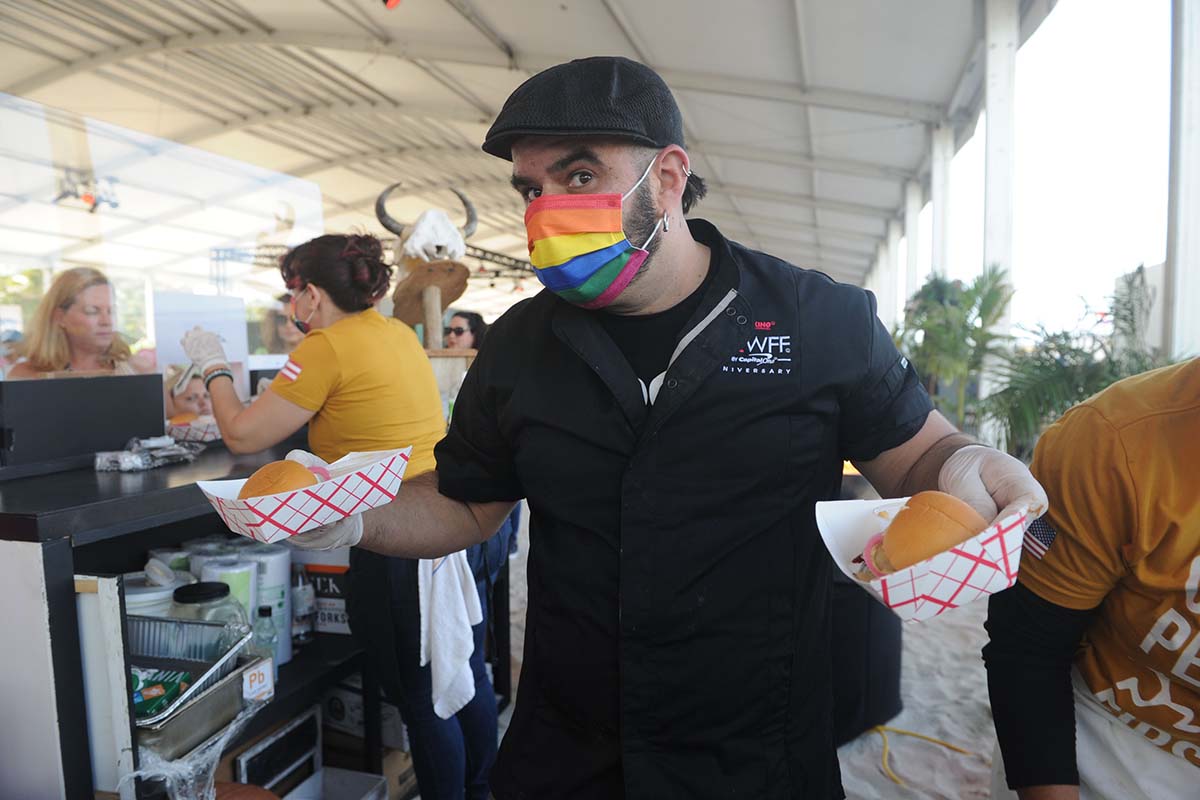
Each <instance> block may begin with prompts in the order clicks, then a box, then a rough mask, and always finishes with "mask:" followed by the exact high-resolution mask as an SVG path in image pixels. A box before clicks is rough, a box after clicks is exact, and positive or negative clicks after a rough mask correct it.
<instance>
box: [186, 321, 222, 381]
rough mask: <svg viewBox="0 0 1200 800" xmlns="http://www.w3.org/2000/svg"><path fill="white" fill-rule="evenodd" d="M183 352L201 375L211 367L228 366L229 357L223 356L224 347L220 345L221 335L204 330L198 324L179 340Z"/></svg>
mask: <svg viewBox="0 0 1200 800" xmlns="http://www.w3.org/2000/svg"><path fill="white" fill-rule="evenodd" d="M180 344H182V345H183V352H184V353H186V354H187V357H188V358H190V359H191V360H192V363H193V364H195V365H196V367H197V368H198V369H199V370H200V374H201V375H203V374H205V373H206V372H208V371H209V370H210V369H212V368H213V367H228V366H229V359H228V358H227V357H226V356H225V348H224V347H222V346H221V337H220V336H218V335H217V334H215V333H213V332H212V331H206V330H204V329H203V328H201V327H200V326H198V325H197V326H196V327H195V328H192V329H191V330H190V331H188V332H187V333H185V334H184V335H183V338H182V339H181V340H180Z"/></svg>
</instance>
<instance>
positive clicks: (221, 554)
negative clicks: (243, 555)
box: [188, 542, 239, 580]
mask: <svg viewBox="0 0 1200 800" xmlns="http://www.w3.org/2000/svg"><path fill="white" fill-rule="evenodd" d="M189 551H190V555H189V556H188V569H189V570H190V571H191V573H192V574H193V575H195V576H196V577H197V578H199V579H200V580H203V579H204V575H203V572H204V565H205V564H207V563H208V562H209V561H218V560H220V559H230V558H235V557H237V555H238V552H239V551H238V549H237V548H236V547H230V546H229V545H227V544H224V543H217V542H202V543H200V544H197V545H195V546H192V547H189Z"/></svg>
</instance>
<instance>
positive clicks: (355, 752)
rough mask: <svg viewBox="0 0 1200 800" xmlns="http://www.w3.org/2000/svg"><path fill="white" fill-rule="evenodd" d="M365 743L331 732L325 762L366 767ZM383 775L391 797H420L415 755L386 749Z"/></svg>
mask: <svg viewBox="0 0 1200 800" xmlns="http://www.w3.org/2000/svg"><path fill="white" fill-rule="evenodd" d="M364 748H365V744H364V743H363V740H362V739H360V738H358V737H357V736H350V735H349V734H345V733H338V732H336V731H335V732H330V733H327V734H326V736H325V752H324V758H325V763H326V764H327V765H329V766H331V767H342V768H345V769H362V759H363V751H364ZM383 776H384V778H386V779H387V792H388V800H412V798H415V797H417V794H418V792H417V775H416V773H415V772H413V767H412V756H411V755H410V754H409V753H406V752H403V751H401V750H388V749H385V750H384V751H383Z"/></svg>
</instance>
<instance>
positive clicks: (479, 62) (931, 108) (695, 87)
mask: <svg viewBox="0 0 1200 800" xmlns="http://www.w3.org/2000/svg"><path fill="white" fill-rule="evenodd" d="M239 45H264V46H274V47H313V48H322V49H329V50H344V51H348V52H356V53H363V52H366V53H375V54H379V55H388V56H393V57H396V58H403V59H409V60H420V59H423V60H426V61H430V62H437V63H448V64H470V65H475V66H487V67H499V68H503V69H509V68H512V67H516V68H517V69H521V70H524V71H526V72H534V71H537V70H541V69H544V68H546V67H549V66H552V65H554V64H557V63H560V62H562V61H564V60H566V57H564V56H553V55H544V54H542V55H535V54H524V55H522V56H521V57H520V58H519V59H516V60H514V61H510V59H509V58H508V56H507V55H506V54H505V53H503V52H501V51H500V50H499V49H497V48H496V47H485V48H484V47H471V46H463V45H459V46H455V45H446V44H443V43H432V42H416V41H410V42H402V41H390V42H380V41H378V40H376V39H373V38H371V37H370V36H365V35H364V36H358V35H346V34H337V33H325V32H302V31H273V32H265V31H220V32H218V33H188V34H180V35H178V36H169V37H166V38H164V39H151V40H148V41H144V42H138V43H136V44H127V45H122V46H119V47H113V48H110V49H108V50H102V51H100V52H97V53H92V54H91V55H88V56H84V57H82V58H77V59H74V60H72V61H70V62H68V63H66V64H61V65H59V66H55V67H50V68H48V69H45V70H43V71H41V72H38V73H35V74H33V75H30V76H29V77H27V78H23V79H21V80H18V81H15V82H14V83H12V84H9V85H8V86H6V87H5V89H4V90H5V91H6V92H8V93H10V94H15V95H22V96H24V95H29V94H32V93H33V92H36V91H38V90H39V89H43V88H45V87H47V86H50V85H52V84H54V83H57V82H58V81H61V80H65V79H67V78H70V77H71V76H73V75H78V74H80V73H85V72H90V71H93V70H96V69H100V68H101V67H105V66H108V65H110V64H117V63H120V62H122V61H128V60H131V59H135V58H142V57H145V56H150V55H154V54H157V53H166V52H172V51H177V50H208V49H214V48H220V47H230V46H239ZM659 74H660V75H662V77H663V79H664V80H665V81H666V82H667V83H668V84H669V85H670V86H671V87H672V88H674V89H676V90H683V91H692V92H703V93H706V94H722V95H729V96H734V97H748V98H754V99H759V100H772V101H776V102H781V103H790V104H793V105H801V106H817V107H821V108H832V109H838V110H842V111H855V112H859V113H863V114H874V115H878V116H884V117H894V118H897V119H907V120H913V121H917V122H929V123H935V122H939V121H940V120H941V119H942V118H943V116H944V111H943V109H942V107H941V106H939V105H936V104H933V103H926V102H922V101H917V100H910V99H906V98H896V97H889V96H882V95H873V94H864V93H861V92H849V91H844V90H839V89H822V88H811V87H810V88H804V87H801V86H798V85H796V84H793V83H786V82H782V81H759V80H746V79H743V78H734V77H729V76H725V75H712V74H708V73H702V72H689V71H684V70H663V71H661V72H660V73H659Z"/></svg>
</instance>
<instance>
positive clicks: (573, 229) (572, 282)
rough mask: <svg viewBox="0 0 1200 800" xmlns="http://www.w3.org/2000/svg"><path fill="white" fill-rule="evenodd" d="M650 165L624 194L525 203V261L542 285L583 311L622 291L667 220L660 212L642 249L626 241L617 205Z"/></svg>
mask: <svg viewBox="0 0 1200 800" xmlns="http://www.w3.org/2000/svg"><path fill="white" fill-rule="evenodd" d="M654 163H655V162H654V161H651V162H650V165H649V166H647V167H646V171H645V172H643V173H642V177H640V178H638V181H637V183H635V184H634V185H633V188H632V189H630V190H629V191H628V192H626V193H625V194H555V195H547V196H543V197H539V198H537V199H536V200H534V201H533V202H532V203H530V204H529V207H528V208H527V209H525V230H526V231H527V232H528V234H529V261H530V263H532V264H533V266H534V272H535V273H536V274H537V278H538V280H539V281H541V282H542V285H543V286H545V287H546V288H547V289H549V290H550V291H552V292H554V293H555V294H557V295H558V296H559V297H561V298H562V299H564V300H566V301H567V302H569V303H574V304H575V305H577V306H582V307H583V308H588V309H596V308H604V307H605V306H607V305H609V304H610V303H612V302H613V301H614V300H616V299H617V296H618V295H620V294H621V292H623V291H625V288H626V287H627V286H629V282H630V281H632V280H633V276H634V275H637V272H638V269H640V268H641V266H642V264H644V263H645V262H646V258H647V256H649V255H650V251H649V250H647V249H646V248H647V247H649V246H650V242H651V241H653V239H654V237H655V236H657V235H658V230H659V228H660V227H662V226H663V225H664V224H665V223H666V221H667V215H666V214H665V213H664V214H663V216H662V219H660V220H659V221H658V224H657V225H655V226H654V230H653V231H651V233H650V236H649V237H648V238H647V239H646V241H645V242H644V243H642V245H641V247H634V246H633V245H632V244H630V242H629V240H628V239H626V238H625V231H624V226H623V223H622V219H621V204H622V202H624V201H625V200H626V199H627V198H628V197H629V196H630V195H631V194H633V193H634V192H635V191H637V188H638V187H639V186H641V185H642V181H644V180H646V176H647V175H649V174H650V168H651V167H653V166H654Z"/></svg>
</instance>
